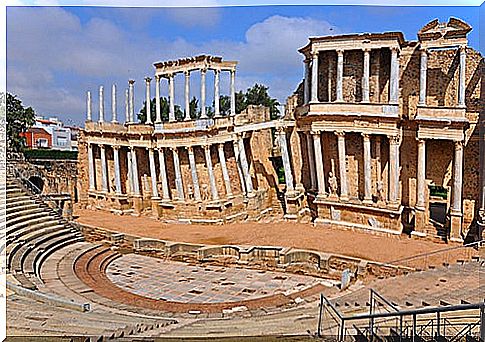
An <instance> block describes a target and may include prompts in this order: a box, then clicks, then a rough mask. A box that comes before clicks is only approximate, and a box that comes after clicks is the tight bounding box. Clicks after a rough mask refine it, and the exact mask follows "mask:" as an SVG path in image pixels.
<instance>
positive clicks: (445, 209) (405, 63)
mask: <svg viewBox="0 0 485 342" xmlns="http://www.w3.org/2000/svg"><path fill="white" fill-rule="evenodd" d="M470 30H471V27H470V26H469V25H468V24H466V23H465V22H463V21H461V20H458V19H454V18H451V19H450V20H449V21H448V22H447V23H440V22H438V20H434V21H432V22H430V23H428V24H427V25H425V26H424V27H423V28H422V29H421V30H420V31H419V32H418V40H417V41H406V40H405V39H404V37H403V35H402V33H400V32H386V33H370V34H351V35H340V36H326V37H318V38H310V42H309V43H308V44H307V45H306V46H305V47H303V48H302V49H300V52H301V53H302V54H303V55H304V56H305V60H304V65H305V75H306V76H305V79H304V82H303V84H302V85H300V87H299V89H298V91H297V92H296V93H295V95H294V96H292V97H290V99H289V102H296V108H295V110H294V118H295V121H296V128H295V131H294V134H295V135H297V139H295V141H297V144H296V145H292V150H295V149H299V150H300V151H301V155H299V156H298V158H294V165H304V166H303V167H302V168H301V172H300V173H299V177H300V178H299V179H297V181H299V182H301V183H302V184H303V185H304V187H305V190H306V196H307V197H308V203H309V206H310V208H311V210H312V215H313V217H314V220H315V222H323V223H329V224H332V225H339V226H346V227H357V228H363V229H370V230H377V231H384V232H389V233H395V234H401V233H402V232H403V231H404V232H410V233H411V234H413V235H416V236H427V235H446V236H449V237H450V238H451V239H452V240H462V239H463V238H465V236H466V234H467V233H468V232H469V229H470V228H471V227H473V226H475V223H476V221H477V219H478V223H481V222H483V221H480V215H483V212H484V200H483V191H484V190H483V189H484V179H483V178H484V177H483V175H482V176H481V178H480V175H479V173H480V171H479V170H482V171H481V173H483V161H482V162H481V164H480V162H479V150H480V149H479V141H480V138H479V137H480V135H479V131H480V129H479V127H480V122H481V123H482V125H483V115H482V117H481V118H480V105H481V103H480V99H481V96H483V93H482V91H483V90H482V87H481V84H480V83H481V68H482V67H483V60H482V57H481V55H480V54H479V53H478V52H477V51H475V50H474V49H472V48H470V47H468V46H467V34H468V33H469V32H470ZM482 144H483V138H482ZM482 154H483V149H482ZM482 158H483V156H482ZM480 165H481V166H480ZM480 213H481V214H480ZM482 220H483V217H482Z"/></svg>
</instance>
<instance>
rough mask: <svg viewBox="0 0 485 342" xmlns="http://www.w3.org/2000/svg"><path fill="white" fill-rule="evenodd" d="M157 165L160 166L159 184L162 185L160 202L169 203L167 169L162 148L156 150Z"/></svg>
mask: <svg viewBox="0 0 485 342" xmlns="http://www.w3.org/2000/svg"><path fill="white" fill-rule="evenodd" d="M158 163H159V164H160V182H161V183H162V201H164V202H167V201H170V194H169V190H168V180H167V168H166V166H165V150H164V148H163V147H160V148H159V149H158Z"/></svg>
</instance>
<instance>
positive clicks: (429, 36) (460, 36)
mask: <svg viewBox="0 0 485 342" xmlns="http://www.w3.org/2000/svg"><path fill="white" fill-rule="evenodd" d="M471 30H472V27H471V26H470V25H468V24H467V23H466V22H464V21H463V20H460V19H457V18H450V19H449V20H448V22H447V23H440V22H439V20H438V19H434V20H432V21H430V22H429V23H427V24H426V25H424V26H423V28H422V29H421V30H419V32H418V39H419V41H420V42H421V44H422V45H423V44H424V45H428V46H429V47H435V46H436V47H440V46H447V45H457V44H460V45H461V44H466V42H467V38H466V36H467V34H468V33H469V32H470V31H471Z"/></svg>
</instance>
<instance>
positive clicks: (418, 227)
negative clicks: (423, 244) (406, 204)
mask: <svg viewBox="0 0 485 342" xmlns="http://www.w3.org/2000/svg"><path fill="white" fill-rule="evenodd" d="M427 223H428V222H426V213H425V208H415V213H414V231H413V232H411V234H413V233H415V234H416V235H417V234H418V233H419V234H424V235H426V233H424V230H425V228H426V224H427Z"/></svg>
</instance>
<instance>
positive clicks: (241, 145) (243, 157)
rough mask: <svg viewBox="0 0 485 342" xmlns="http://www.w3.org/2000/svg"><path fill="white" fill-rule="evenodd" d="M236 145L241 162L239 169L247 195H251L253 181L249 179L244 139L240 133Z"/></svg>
mask: <svg viewBox="0 0 485 342" xmlns="http://www.w3.org/2000/svg"><path fill="white" fill-rule="evenodd" d="M238 145H239V162H240V163H241V169H242V172H243V175H244V179H245V181H246V190H247V194H248V196H251V195H253V181H252V179H251V174H250V173H249V165H248V160H247V158H246V149H245V147H244V139H243V137H242V135H238Z"/></svg>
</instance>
